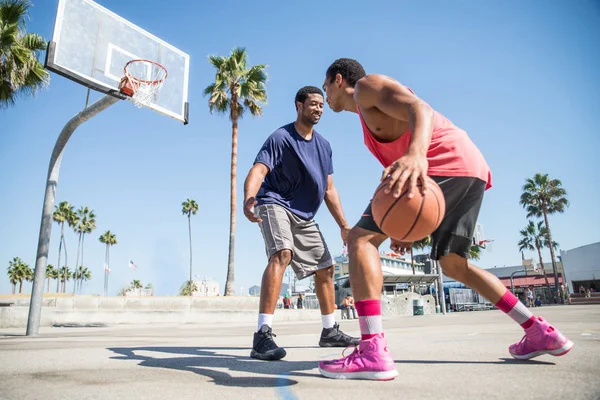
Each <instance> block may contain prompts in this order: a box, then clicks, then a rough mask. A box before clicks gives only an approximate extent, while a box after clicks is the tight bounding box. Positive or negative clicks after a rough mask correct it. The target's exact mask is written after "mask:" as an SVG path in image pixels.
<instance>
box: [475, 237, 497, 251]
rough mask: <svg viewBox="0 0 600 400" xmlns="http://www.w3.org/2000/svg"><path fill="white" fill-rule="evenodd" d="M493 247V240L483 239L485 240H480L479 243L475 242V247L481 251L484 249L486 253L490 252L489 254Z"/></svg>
mask: <svg viewBox="0 0 600 400" xmlns="http://www.w3.org/2000/svg"><path fill="white" fill-rule="evenodd" d="M493 245H494V240H493V239H485V240H480V241H479V242H477V246H479V247H480V248H482V249H486V250H487V251H490V252H491V251H492V250H493V248H494V247H493Z"/></svg>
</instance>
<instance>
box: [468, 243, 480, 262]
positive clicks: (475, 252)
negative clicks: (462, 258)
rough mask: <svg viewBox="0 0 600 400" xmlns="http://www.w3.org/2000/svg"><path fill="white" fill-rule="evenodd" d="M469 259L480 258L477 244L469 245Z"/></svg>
mask: <svg viewBox="0 0 600 400" xmlns="http://www.w3.org/2000/svg"><path fill="white" fill-rule="evenodd" d="M468 258H469V260H475V261H477V260H479V259H480V258H481V247H479V246H477V245H473V246H471V248H470V249H469V257H468Z"/></svg>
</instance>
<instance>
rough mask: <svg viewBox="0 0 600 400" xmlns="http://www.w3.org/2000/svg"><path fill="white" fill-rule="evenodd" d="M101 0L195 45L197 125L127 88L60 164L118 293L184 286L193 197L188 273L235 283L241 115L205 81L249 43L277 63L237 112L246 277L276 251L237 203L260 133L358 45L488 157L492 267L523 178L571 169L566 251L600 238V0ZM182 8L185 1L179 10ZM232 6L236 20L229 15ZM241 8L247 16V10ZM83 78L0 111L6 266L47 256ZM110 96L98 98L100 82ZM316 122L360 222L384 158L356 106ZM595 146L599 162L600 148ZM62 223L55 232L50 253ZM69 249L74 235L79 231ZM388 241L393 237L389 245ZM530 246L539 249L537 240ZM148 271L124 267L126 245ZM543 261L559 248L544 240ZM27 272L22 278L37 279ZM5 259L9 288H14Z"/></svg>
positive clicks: (41, 7) (191, 48)
mask: <svg viewBox="0 0 600 400" xmlns="http://www.w3.org/2000/svg"><path fill="white" fill-rule="evenodd" d="M34 3H35V6H34V7H33V8H32V10H31V21H30V22H29V24H28V29H29V30H30V31H32V32H37V33H39V34H41V35H43V36H44V37H45V38H47V39H50V37H51V35H52V29H53V24H54V16H55V12H56V5H57V1H56V0H52V1H49V0H44V1H41V0H38V1H35V2H34ZM208 3H209V2H199V1H191V0H186V1H183V0H182V1H180V2H177V4H176V6H172V7H171V6H166V3H165V2H163V1H158V0H136V1H133V0H131V1H127V2H123V1H119V0H101V1H100V4H102V5H103V6H105V7H107V8H108V9H110V10H112V11H114V12H115V13H117V14H119V15H121V16H123V17H124V18H126V19H128V20H130V21H132V22H133V23H135V24H137V25H139V26H141V27H142V28H144V29H146V30H148V31H149V32H151V33H153V34H155V35H156V36H158V37H160V38H162V39H164V40H166V41H167V42H169V43H171V44H172V45H174V46H176V47H178V48H180V49H182V50H183V51H185V52H187V53H188V54H190V56H191V71H190V91H189V102H190V124H189V125H187V126H183V125H182V124H180V123H179V122H177V121H175V120H172V119H170V118H167V117H163V116H162V115H159V114H157V113H153V112H151V111H148V110H138V109H136V108H135V107H134V106H133V105H132V104H130V103H128V102H121V103H118V104H116V105H114V106H113V107H112V108H110V109H108V110H106V111H105V112H103V113H102V114H100V115H98V116H97V117H95V118H94V119H92V120H90V121H89V122H87V123H86V124H84V125H83V126H81V127H80V128H79V130H78V131H77V132H76V133H75V135H74V136H73V137H72V139H71V140H70V142H69V144H68V146H67V148H66V151H65V155H64V158H63V161H62V166H61V172H60V179H59V186H58V191H57V201H62V200H68V201H69V202H70V203H71V204H74V205H75V206H76V207H79V206H81V205H86V206H89V207H91V208H92V209H94V210H95V212H96V214H97V215H98V223H97V225H98V228H97V230H96V231H95V232H94V233H93V234H92V235H91V237H88V239H87V241H86V247H85V264H86V265H87V267H88V268H90V269H91V270H92V274H93V279H92V281H91V282H90V283H88V284H87V285H86V287H85V292H86V293H100V292H101V291H102V285H103V278H102V276H103V275H102V264H103V260H104V247H103V245H101V244H100V243H99V242H98V236H99V235H100V234H101V233H102V232H104V231H105V230H107V229H110V230H111V231H112V232H114V233H115V234H116V235H117V238H118V241H119V244H118V245H116V246H114V247H113V249H112V250H111V266H112V273H111V276H110V288H111V290H110V292H111V293H112V294H116V293H117V291H118V290H119V289H120V288H122V287H123V286H125V285H126V284H127V283H128V282H130V281H131V280H132V279H141V280H142V281H143V282H144V283H148V282H151V283H152V284H153V285H154V287H155V288H156V293H157V294H160V295H168V294H174V293H176V292H177V290H178V288H179V287H180V285H181V283H182V282H183V281H184V280H185V279H186V276H187V274H188V272H187V271H188V236H187V219H186V218H185V217H184V216H182V214H181V202H182V201H183V200H185V199H186V198H187V197H190V198H193V199H195V200H196V201H197V202H198V204H199V205H200V211H199V213H198V214H197V215H196V216H195V217H193V220H192V222H193V227H192V229H193V249H194V257H195V258H194V259H195V261H194V271H195V273H197V274H199V275H201V276H204V275H206V276H209V277H212V278H214V279H216V280H217V281H218V282H219V283H220V284H221V290H222V289H223V286H224V281H225V274H226V267H227V242H228V218H229V217H228V210H229V190H228V187H229V162H230V159H229V157H230V145H231V136H230V123H229V121H228V119H227V118H225V117H220V116H213V115H210V114H209V112H208V107H207V99H206V98H204V97H203V96H202V90H203V89H204V88H205V87H206V86H207V85H208V84H210V83H211V79H212V78H213V77H214V72H213V70H212V67H211V66H210V65H209V63H208V62H207V55H209V54H221V55H226V54H228V53H229V51H230V50H231V49H232V48H233V47H234V46H245V47H246V48H247V50H248V53H249V57H250V59H249V61H250V63H251V64H256V63H264V64H267V65H268V66H269V67H268V74H269V83H268V94H269V100H268V104H267V105H266V106H265V107H264V116H263V118H262V119H256V120H252V119H251V118H249V117H248V118H245V119H243V120H242V121H241V122H240V137H239V159H238V167H239V174H238V199H239V202H238V229H237V235H236V238H237V246H236V260H237V261H236V290H237V291H238V293H239V290H240V287H244V288H245V291H247V288H248V287H249V286H251V285H254V284H260V277H261V274H262V270H263V268H264V265H265V263H266V257H265V254H264V246H263V242H262V237H261V235H260V232H259V229H258V227H257V226H256V225H253V224H251V223H250V222H248V221H247V220H246V219H244V217H243V214H242V212H241V200H242V197H243V194H242V185H243V180H244V178H245V175H246V173H247V171H248V169H249V168H250V166H251V164H252V161H253V159H254V157H255V155H256V152H257V151H258V149H259V148H260V146H261V144H262V142H263V141H264V139H265V138H266V137H267V136H268V135H269V134H270V133H271V132H272V131H273V130H275V129H276V128H278V127H279V126H281V125H283V124H285V123H288V122H290V121H292V120H293V119H294V118H295V111H294V104H293V99H294V95H295V93H296V91H297V90H298V89H299V88H300V87H302V86H304V85H317V86H320V85H321V84H322V82H323V78H324V73H325V70H326V69H327V67H328V66H329V64H330V63H331V62H332V61H333V60H335V59H336V58H339V57H351V58H355V59H357V60H359V61H360V62H362V63H363V65H364V66H365V69H366V70H367V72H368V73H369V72H370V73H383V74H388V75H390V76H392V77H394V78H396V79H398V80H399V81H400V82H402V83H403V84H405V85H407V86H409V87H411V88H412V89H413V90H414V91H415V92H416V93H417V94H418V95H419V96H421V97H422V98H423V99H425V100H426V101H427V102H429V103H430V104H431V105H432V106H433V107H434V108H436V109H437V110H438V111H440V112H441V113H443V114H444V115H446V116H447V117H448V118H449V119H451V120H452V121H453V122H454V123H455V124H457V125H458V126H460V127H462V128H463V129H465V130H466V131H467V132H468V133H469V135H470V136H471V138H472V139H473V141H474V142H475V143H476V144H477V145H478V146H479V147H480V149H481V150H482V152H483V154H484V155H485V157H486V158H487V160H488V163H489V165H490V166H491V168H492V172H493V176H494V187H493V188H492V189H491V190H489V191H488V192H487V194H486V197H485V200H484V204H483V208H482V210H481V214H480V222H481V223H482V224H483V225H484V229H485V234H486V236H487V237H488V238H490V239H495V243H494V250H493V252H491V253H489V252H486V253H484V255H483V257H482V259H481V261H480V262H479V265H481V266H482V267H484V268H492V267H494V266H503V265H515V264H518V263H519V262H520V259H521V255H520V253H519V252H518V250H517V246H516V243H517V241H518V239H519V234H518V232H519V230H520V229H521V228H523V227H524V226H525V225H526V222H527V221H526V215H525V214H526V213H525V211H524V210H523V209H522V208H521V206H520V205H519V204H518V200H519V195H520V190H521V186H522V185H523V183H524V180H525V178H526V177H530V176H532V175H533V174H535V173H536V172H543V173H548V174H549V175H550V176H551V177H552V178H558V179H561V180H562V182H563V185H564V187H565V188H566V189H567V191H568V195H569V199H570V201H571V207H570V208H569V209H568V210H567V211H566V212H565V213H564V214H563V215H557V216H551V217H550V223H551V227H552V229H553V233H554V238H555V240H556V241H558V242H559V243H560V247H561V248H562V249H565V250H567V249H571V248H574V247H577V246H581V245H584V244H588V243H592V242H596V241H598V240H600V233H599V231H598V226H599V223H600V212H599V208H598V206H597V203H598V198H600V190H599V188H598V184H597V182H598V176H599V175H600V162H598V159H597V156H596V152H597V149H598V148H600V139H599V137H598V133H599V130H598V124H599V122H598V112H599V110H600V79H599V76H598V70H599V65H600V50H599V47H598V43H599V42H600V5H599V3H598V2H597V1H593V0H592V1H585V0H579V1H575V2H570V1H542V0H534V1H527V2H516V1H510V2H506V1H486V2H481V1H475V0H473V1H455V2H447V1H426V2H409V1H387V2H382V1H373V2H369V5H368V6H367V5H366V3H364V2H357V1H354V2H352V1H348V2H346V3H344V5H343V6H340V5H339V4H337V5H334V4H333V3H329V2H323V3H322V4H320V5H318V4H317V3H307V2H299V3H298V2H294V3H288V2H286V3H285V4H283V3H281V5H275V3H270V2H262V1H259V2H247V1H219V2H216V1H214V2H210V4H208ZM182 10H183V12H182ZM232 10H234V11H235V16H234V17H233V18H229V17H228V13H229V12H230V11H232ZM235 22H238V24H237V25H236V24H235ZM85 94H86V90H85V89H84V88H83V87H81V86H79V85H77V84H75V83H73V82H71V81H69V80H67V79H65V78H62V77H60V76H57V75H54V74H53V75H52V80H51V84H50V87H49V88H48V89H47V90H45V91H44V92H41V93H39V94H38V95H37V96H36V97H35V99H20V100H19V101H18V104H17V105H16V107H13V108H10V109H8V110H3V111H0V168H1V169H2V170H3V171H5V174H4V176H5V177H7V180H5V182H4V183H3V190H2V194H1V195H0V209H2V210H4V213H3V218H2V225H0V265H1V266H2V268H3V269H2V270H3V271H5V269H4V268H7V267H8V261H9V260H11V259H12V258H13V257H15V256H18V257H21V258H22V259H24V260H25V261H26V262H27V263H29V264H30V265H31V266H33V265H34V264H35V255H36V247H37V240H38V231H39V224H40V215H41V208H42V201H43V195H44V187H45V179H46V174H47V168H48V161H49V158H50V153H51V151H52V148H53V146H54V143H55V141H56V138H57V136H58V133H59V132H60V130H61V129H62V127H63V126H64V124H65V123H66V122H67V121H68V120H69V118H71V117H72V116H73V115H74V114H75V113H77V112H78V111H80V109H81V108H82V107H83V105H84V102H85ZM96 97H98V96H96ZM317 129H318V131H319V132H321V133H322V134H323V135H324V136H325V137H326V138H327V139H328V140H329V141H330V142H331V144H332V147H333V152H334V166H335V175H334V179H335V182H336V185H337V187H338V190H339V192H340V195H341V199H342V203H343V206H344V210H345V212H346V215H347V218H348V220H349V221H350V222H351V223H354V222H356V221H357V220H358V218H359V216H360V214H361V212H362V211H363V209H364V207H365V206H366V204H367V202H368V201H369V198H370V196H371V194H372V192H373V190H374V188H375V187H376V185H377V180H378V178H379V176H380V171H381V166H380V165H379V164H378V162H377V161H376V160H375V159H374V158H373V157H372V156H371V155H370V153H369V152H368V150H367V149H366V147H364V145H363V143H362V132H361V127H360V123H359V120H358V117H357V116H356V115H355V114H349V113H345V114H334V113H333V112H331V111H330V110H328V109H327V110H326V111H325V113H324V115H323V118H322V120H321V122H320V123H319V125H317ZM594 160H596V161H594ZM316 219H317V222H319V224H320V226H321V228H322V230H323V233H324V235H325V238H326V239H327V240H328V242H329V247H330V249H331V250H332V252H334V253H336V254H337V253H339V252H340V251H341V249H342V244H341V239H340V237H339V232H338V228H337V226H336V224H335V222H334V221H333V218H332V217H331V216H330V214H329V213H328V211H327V209H326V207H325V206H323V208H322V209H321V210H320V211H319V213H318V215H317V218H316ZM59 235H60V231H59V229H58V227H57V225H54V226H53V229H52V241H51V247H50V255H49V259H50V262H51V263H53V264H56V261H57V254H58V239H59ZM66 239H67V245H68V251H69V257H70V258H71V260H73V259H74V257H75V253H76V250H77V243H76V242H77V240H76V237H75V235H74V234H73V233H72V232H70V231H68V233H67V237H66ZM386 249H387V243H386ZM526 256H529V254H526ZM129 258H131V259H132V260H134V261H135V262H136V263H137V264H138V266H139V268H138V269H137V270H131V269H129V268H128V267H127V263H128V259H129ZM546 260H549V255H546ZM29 286H30V285H26V289H27V290H29ZM9 292H10V284H9V282H8V279H7V278H6V275H5V272H2V277H1V278H0V293H9Z"/></svg>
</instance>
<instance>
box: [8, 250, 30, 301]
mask: <svg viewBox="0 0 600 400" xmlns="http://www.w3.org/2000/svg"><path fill="white" fill-rule="evenodd" d="M10 267H12V268H13V269H14V277H15V278H16V280H17V282H19V294H21V293H23V281H29V280H32V279H33V271H32V270H31V268H29V265H28V264H27V263H26V262H24V261H23V260H21V259H20V258H19V257H15V258H13V260H12V261H9V268H10Z"/></svg>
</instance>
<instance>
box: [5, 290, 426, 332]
mask: <svg viewBox="0 0 600 400" xmlns="http://www.w3.org/2000/svg"><path fill="white" fill-rule="evenodd" d="M415 298H420V296H419V295H417V294H415V293H408V294H406V295H402V296H397V297H389V296H382V314H383V315H384V316H390V317H391V316H398V315H412V311H413V308H412V307H413V300H414V299H415ZM423 299H424V303H425V304H424V308H423V309H424V312H425V314H434V313H435V302H434V300H433V297H432V296H423ZM2 300H3V301H12V302H14V303H13V305H12V306H10V307H0V328H23V327H25V326H26V325H27V316H28V313H29V298H28V297H3V298H2ZM258 303H259V298H258V297H212V298H211V297H192V298H190V297H133V298H131V297H129V298H128V297H101V296H74V297H59V298H52V297H49V298H48V297H46V298H44V300H43V307H42V317H41V321H40V326H42V327H48V326H52V325H65V324H73V325H117V324H200V323H253V322H256V318H257V312H258ZM320 316H321V312H320V311H319V310H279V309H278V310H276V312H275V321H320V320H321V317H320ZM336 318H337V320H341V319H342V316H341V311H340V310H336Z"/></svg>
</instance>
